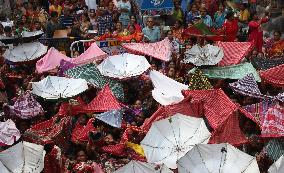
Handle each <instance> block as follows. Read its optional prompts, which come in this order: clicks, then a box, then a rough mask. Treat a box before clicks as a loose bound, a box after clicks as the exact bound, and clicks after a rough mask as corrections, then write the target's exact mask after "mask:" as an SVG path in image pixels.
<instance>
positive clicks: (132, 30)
mask: <svg viewBox="0 0 284 173" xmlns="http://www.w3.org/2000/svg"><path fill="white" fill-rule="evenodd" d="M128 32H129V33H130V34H134V33H135V26H134V25H130V26H129V27H128Z"/></svg>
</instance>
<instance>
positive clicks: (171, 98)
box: [150, 70, 188, 105]
mask: <svg viewBox="0 0 284 173" xmlns="http://www.w3.org/2000/svg"><path fill="white" fill-rule="evenodd" d="M150 78H151V80H152V83H153V85H154V87H155V88H154V90H153V91H152V96H153V98H154V99H155V100H156V101H157V102H159V103H160V104H162V105H170V104H173V103H178V102H180V101H182V100H183V99H184V96H183V95H182V93H181V91H182V90H187V89H188V86H187V85H184V84H182V83H179V82H177V81H175V80H173V79H171V78H169V77H167V76H165V75H163V74H162V73H160V72H157V71H154V70H153V71H151V72H150Z"/></svg>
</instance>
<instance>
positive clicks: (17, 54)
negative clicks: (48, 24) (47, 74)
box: [3, 42, 47, 62]
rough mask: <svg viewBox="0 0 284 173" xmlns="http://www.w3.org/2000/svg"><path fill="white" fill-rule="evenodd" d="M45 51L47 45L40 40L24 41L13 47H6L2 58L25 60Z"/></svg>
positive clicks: (38, 55)
mask: <svg viewBox="0 0 284 173" xmlns="http://www.w3.org/2000/svg"><path fill="white" fill-rule="evenodd" d="M46 52H47V46H45V45H43V44H41V43H40V42H32V43H24V44H21V45H19V46H17V47H14V48H13V49H7V50H6V51H5V53H4V55H3V56H4V58H5V59H7V60H9V61H12V62H25V61H31V60H35V59H37V58H39V57H40V56H42V55H44V54H45V53H46Z"/></svg>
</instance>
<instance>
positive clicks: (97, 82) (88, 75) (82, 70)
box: [64, 64, 124, 101]
mask: <svg viewBox="0 0 284 173" xmlns="http://www.w3.org/2000/svg"><path fill="white" fill-rule="evenodd" d="M64 74H65V75H66V76H69V77H72V78H81V79H85V80H86V81H88V82H89V83H92V84H93V85H94V86H96V87H98V88H103V87H104V86H105V85H106V84H109V87H110V88H111V91H112V92H113V94H114V95H115V96H116V97H117V98H118V99H119V100H121V101H123V99H124V93H123V87H122V84H121V83H119V82H118V81H116V80H113V79H110V78H107V77H105V76H103V75H102V74H101V73H100V71H99V70H98V69H97V67H96V65H95V64H86V65H83V66H78V67H74V68H72V69H69V70H67V71H65V72H64Z"/></svg>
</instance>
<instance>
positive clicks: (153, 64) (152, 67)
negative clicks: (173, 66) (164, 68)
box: [150, 63, 158, 70]
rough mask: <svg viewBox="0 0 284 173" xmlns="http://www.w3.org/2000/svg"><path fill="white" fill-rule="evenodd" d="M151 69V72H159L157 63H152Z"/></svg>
mask: <svg viewBox="0 0 284 173" xmlns="http://www.w3.org/2000/svg"><path fill="white" fill-rule="evenodd" d="M150 69H151V70H158V67H157V65H156V64H155V63H152V64H151V67H150Z"/></svg>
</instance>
